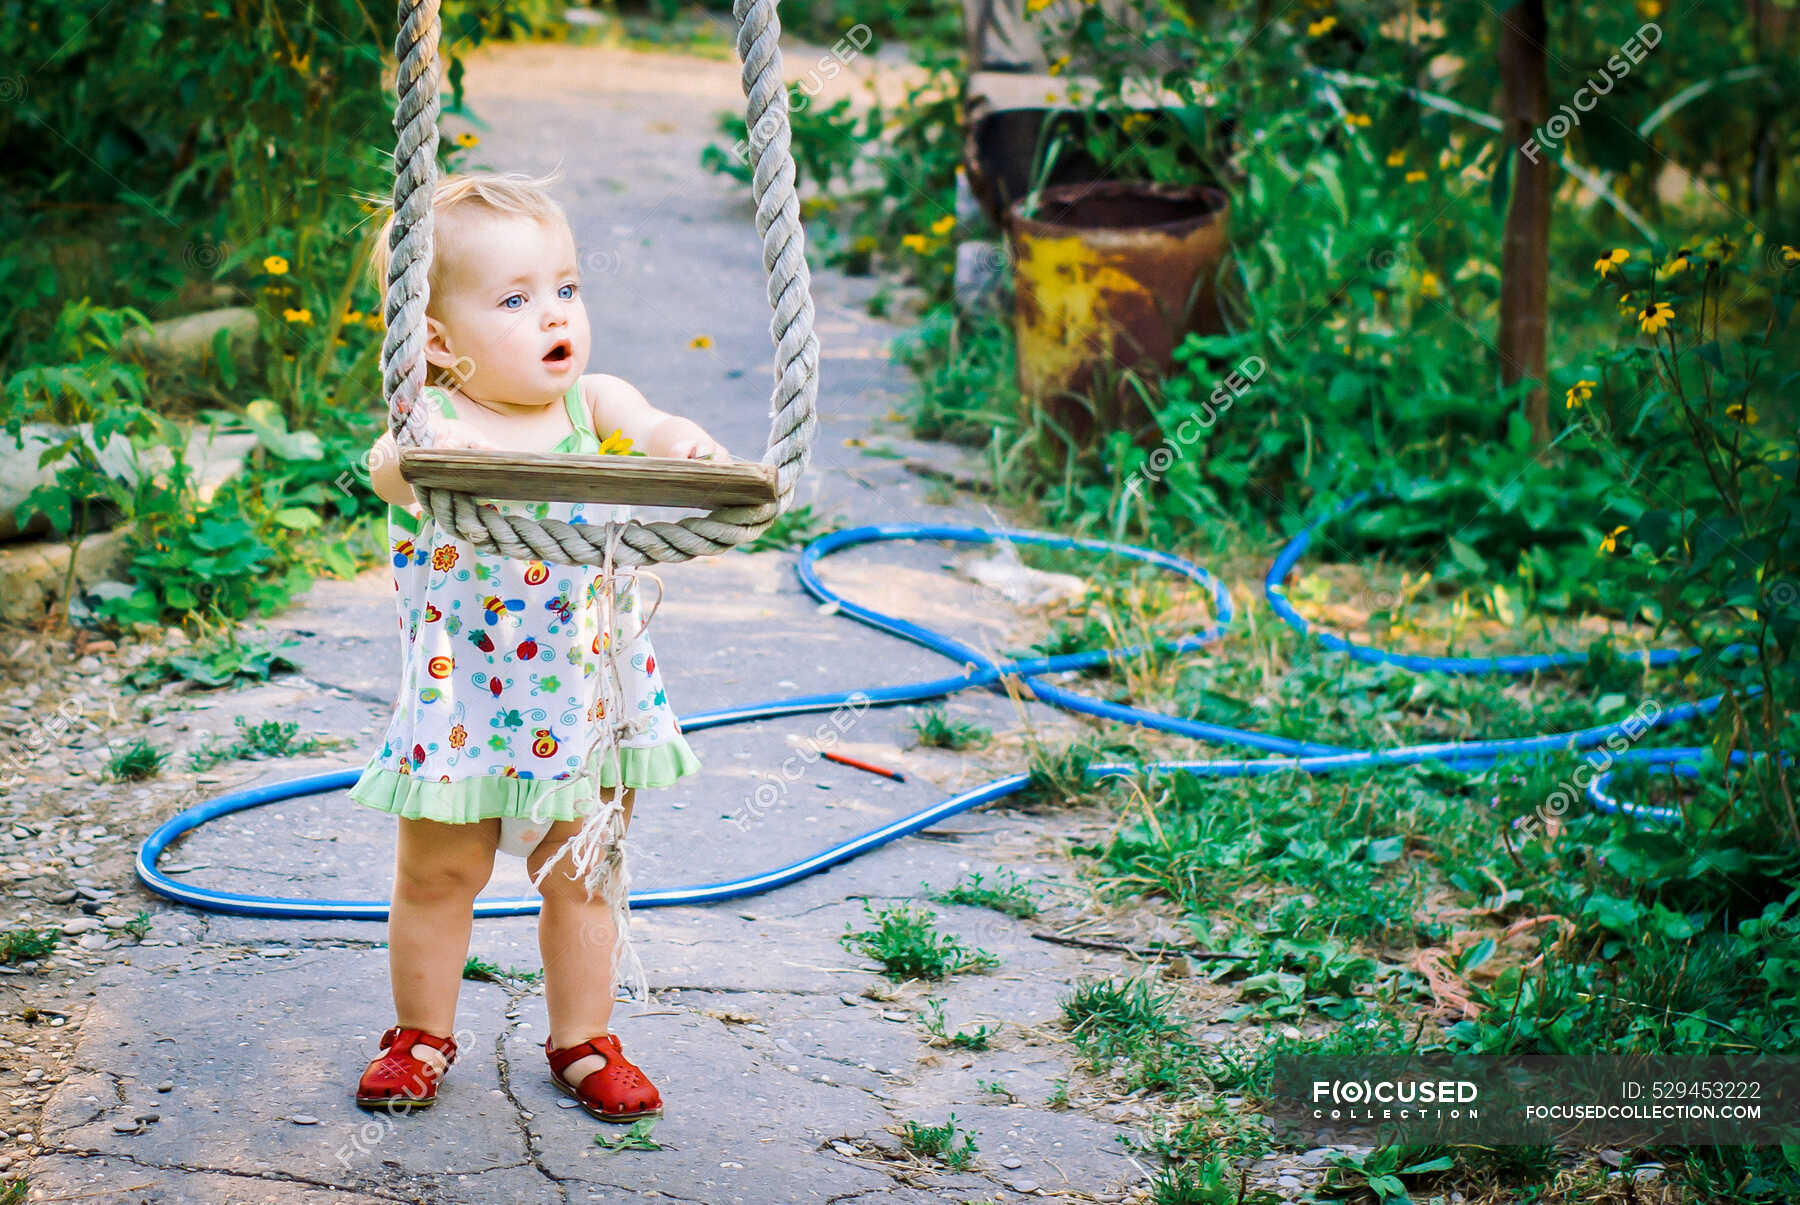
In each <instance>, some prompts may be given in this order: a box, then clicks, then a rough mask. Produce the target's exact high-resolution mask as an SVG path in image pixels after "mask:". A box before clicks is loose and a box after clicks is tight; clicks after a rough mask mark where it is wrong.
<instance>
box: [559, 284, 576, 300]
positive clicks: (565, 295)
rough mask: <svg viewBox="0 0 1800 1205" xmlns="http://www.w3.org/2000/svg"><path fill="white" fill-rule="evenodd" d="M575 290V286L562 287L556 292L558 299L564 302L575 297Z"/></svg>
mask: <svg viewBox="0 0 1800 1205" xmlns="http://www.w3.org/2000/svg"><path fill="white" fill-rule="evenodd" d="M575 288H576V286H574V285H572V284H570V285H564V286H563V287H562V288H560V289H558V290H557V291H556V292H557V295H558V296H559V297H561V298H562V299H563V300H564V301H567V300H568V299H569V298H571V297H573V296H575Z"/></svg>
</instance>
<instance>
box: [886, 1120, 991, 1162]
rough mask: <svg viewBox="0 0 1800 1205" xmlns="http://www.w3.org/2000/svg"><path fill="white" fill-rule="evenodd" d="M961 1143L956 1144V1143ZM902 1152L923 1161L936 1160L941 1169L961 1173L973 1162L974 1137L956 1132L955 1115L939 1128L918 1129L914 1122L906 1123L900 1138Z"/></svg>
mask: <svg viewBox="0 0 1800 1205" xmlns="http://www.w3.org/2000/svg"><path fill="white" fill-rule="evenodd" d="M959 1138H960V1139H961V1141H960V1142H959V1141H958V1139H959ZM902 1142H903V1143H904V1144H905V1146H906V1149H907V1150H909V1151H911V1152H912V1153H913V1154H915V1155H919V1156H922V1157H923V1158H926V1159H936V1160H937V1161H938V1162H940V1163H942V1164H943V1165H944V1166H945V1167H948V1168H951V1169H953V1170H955V1171H964V1170H966V1169H967V1168H968V1166H969V1165H970V1164H971V1163H973V1162H974V1161H975V1155H976V1153H977V1151H978V1149H979V1148H978V1147H977V1146H976V1145H975V1136H974V1134H972V1133H970V1132H969V1131H968V1130H959V1129H958V1128H957V1125H956V1114H954V1113H952V1114H950V1119H949V1120H948V1121H946V1122H944V1123H943V1124H942V1125H935V1126H928V1125H921V1124H920V1123H919V1122H916V1121H908V1122H907V1123H906V1133H905V1134H904V1135H903V1136H902Z"/></svg>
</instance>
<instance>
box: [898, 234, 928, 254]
mask: <svg viewBox="0 0 1800 1205" xmlns="http://www.w3.org/2000/svg"><path fill="white" fill-rule="evenodd" d="M900 245H901V246H902V247H905V248H906V249H907V250H908V251H911V252H913V253H915V254H917V255H923V254H925V253H926V252H927V251H929V250H931V240H930V239H928V238H926V237H925V236H924V235H922V234H907V235H902V236H901V238H900Z"/></svg>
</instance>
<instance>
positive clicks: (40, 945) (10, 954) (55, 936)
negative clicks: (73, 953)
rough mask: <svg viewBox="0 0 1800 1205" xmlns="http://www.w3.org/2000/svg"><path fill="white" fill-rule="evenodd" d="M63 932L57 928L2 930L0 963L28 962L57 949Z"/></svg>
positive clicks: (0, 932)
mask: <svg viewBox="0 0 1800 1205" xmlns="http://www.w3.org/2000/svg"><path fill="white" fill-rule="evenodd" d="M61 941H62V934H61V933H59V932H57V931H56V930H55V929H31V928H14V929H6V930H3V931H0V963H14V962H28V961H30V960H31V959H34V958H42V957H44V955H46V954H49V953H50V952H51V951H53V950H55V949H56V947H57V944H58V943H59V942H61Z"/></svg>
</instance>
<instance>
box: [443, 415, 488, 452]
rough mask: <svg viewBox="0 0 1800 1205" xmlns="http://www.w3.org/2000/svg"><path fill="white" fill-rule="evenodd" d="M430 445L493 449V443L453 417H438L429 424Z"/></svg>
mask: <svg viewBox="0 0 1800 1205" xmlns="http://www.w3.org/2000/svg"><path fill="white" fill-rule="evenodd" d="M431 446H432V447H434V448H476V449H487V450H489V451H494V450H495V448H494V445H493V444H492V443H490V442H489V441H488V439H487V437H486V436H484V435H482V434H481V432H479V431H477V430H476V429H475V428H473V427H471V426H470V425H469V424H468V423H465V422H463V421H462V420H460V419H454V418H442V417H440V418H438V419H437V420H436V421H435V422H433V423H432V425H431Z"/></svg>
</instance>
